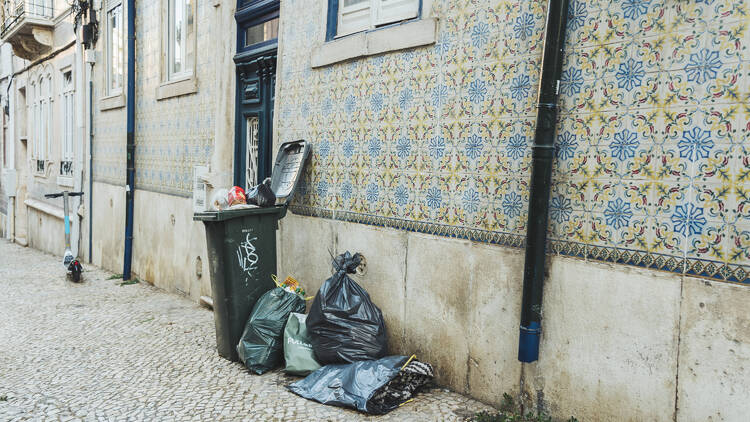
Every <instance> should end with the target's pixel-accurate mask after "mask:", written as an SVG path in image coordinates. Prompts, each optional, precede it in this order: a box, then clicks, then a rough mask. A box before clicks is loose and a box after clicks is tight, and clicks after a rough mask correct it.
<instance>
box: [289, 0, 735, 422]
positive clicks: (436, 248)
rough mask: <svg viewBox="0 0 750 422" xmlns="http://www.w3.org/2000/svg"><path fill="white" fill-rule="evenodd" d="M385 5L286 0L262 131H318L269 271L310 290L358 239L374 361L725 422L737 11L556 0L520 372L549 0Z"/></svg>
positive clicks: (609, 410)
mask: <svg viewBox="0 0 750 422" xmlns="http://www.w3.org/2000/svg"><path fill="white" fill-rule="evenodd" d="M376 3H377V4H376ZM386 3H388V2H383V4H380V2H369V1H364V0H363V1H352V2H343V3H342V2H336V1H326V0H317V1H304V2H303V1H300V0H297V1H293V0H290V1H285V2H283V3H282V7H281V28H280V32H279V45H280V52H279V56H280V57H281V60H280V64H279V69H278V74H277V75H278V88H277V105H276V113H277V120H276V123H277V126H276V133H277V135H276V141H277V142H283V141H285V140H290V139H300V138H301V139H308V140H310V141H312V142H313V144H314V148H313V157H312V160H311V162H310V165H309V167H308V171H307V174H306V175H305V178H304V180H303V184H302V187H301V189H300V192H299V194H298V195H297V197H296V198H295V201H294V202H293V204H292V206H291V210H292V211H293V213H294V215H291V216H288V217H287V218H285V219H284V220H283V221H282V225H281V235H280V239H281V240H280V251H279V253H280V254H281V264H280V270H279V271H280V273H281V274H282V276H283V275H286V274H289V275H295V276H298V277H299V279H300V280H304V281H305V282H307V283H310V284H313V286H312V287H316V286H317V284H316V283H320V282H322V281H323V280H325V279H326V278H327V277H328V276H329V274H330V268H329V266H330V264H329V263H330V256H329V251H336V252H341V251H344V250H347V249H348V250H351V251H352V252H354V251H358V252H362V253H363V254H364V256H365V257H366V258H367V263H368V264H367V265H368V267H369V268H368V270H367V274H366V275H365V276H364V277H362V278H361V282H362V284H363V286H364V287H365V288H367V289H368V290H369V292H370V293H371V295H372V296H373V298H374V300H375V302H376V303H378V304H379V305H380V306H381V307H382V308H383V311H384V314H385V315H386V319H387V323H388V329H389V332H390V340H391V345H392V347H393V349H394V351H395V352H398V353H403V354H407V355H410V354H412V353H417V354H418V355H419V356H420V357H421V358H423V359H425V360H426V361H429V362H432V363H434V364H436V366H437V368H438V369H437V373H438V374H439V375H438V379H439V380H440V381H441V382H442V383H444V384H446V385H449V386H451V387H452V388H455V389H457V390H459V391H464V392H466V393H468V394H471V395H473V396H476V397H479V398H481V399H483V400H486V401H489V402H493V403H499V401H500V400H501V398H502V394H503V393H504V392H511V393H512V394H514V395H515V394H520V395H521V397H524V398H525V400H526V401H527V403H528V404H530V405H533V406H534V408H537V407H536V406H539V407H542V408H544V407H549V410H550V411H551V412H552V414H554V415H556V416H559V417H567V416H570V415H576V416H577V417H578V418H580V419H582V420H672V419H673V418H676V419H677V420H706V419H711V418H723V420H741V419H742V418H743V417H744V416H743V415H744V414H746V413H747V411H748V410H750V409H749V408H748V407H747V404H739V403H740V402H742V401H743V399H742V397H745V396H747V394H748V393H749V392H750V386H749V385H748V382H747V381H741V380H740V379H741V378H743V377H744V378H745V379H746V378H747V374H748V373H747V365H746V364H745V363H743V362H746V361H747V359H748V358H750V349H748V346H747V345H748V341H750V336H749V335H748V334H749V333H748V332H747V330H744V329H743V328H740V327H743V326H745V325H747V323H748V318H747V315H746V313H745V312H744V311H742V310H741V308H742V307H741V306H740V307H737V305H738V303H740V302H743V301H745V302H746V301H747V300H748V298H750V291H749V290H748V282H750V278H748V277H750V249H749V247H750V237H748V235H749V234H750V214H748V196H747V194H748V188H750V184H748V183H750V180H748V175H749V174H750V173H749V171H750V167H748V163H749V161H748V160H750V158H749V157H748V151H749V149H748V147H749V146H750V144H749V143H748V140H749V138H748V121H749V120H748V119H749V117H750V115H749V111H750V110H749V109H748V84H747V82H746V81H747V78H748V71H750V68H748V57H749V56H748V51H749V50H748V48H747V44H748V42H749V41H750V38H749V36H750V35H749V34H748V28H747V13H748V11H749V10H748V6H749V5H748V3H747V2H744V1H711V2H681V1H650V2H649V1H628V2H614V1H612V2H602V1H581V0H571V2H570V7H569V13H568V35H567V42H566V47H565V48H566V58H565V64H564V68H563V71H562V77H561V80H560V83H559V93H560V101H559V104H558V105H559V107H560V115H559V121H558V123H557V138H556V150H555V163H554V166H555V168H554V173H553V185H552V194H551V198H550V214H549V218H550V226H549V245H548V251H549V253H550V257H549V260H548V267H547V282H546V287H545V297H544V304H543V316H544V322H543V332H542V345H541V350H540V359H539V361H538V362H536V363H533V364H521V363H519V362H518V360H517V351H518V337H519V325H520V321H519V317H520V314H521V297H522V293H521V288H522V284H523V283H522V280H523V272H524V254H523V249H522V247H523V245H524V242H525V233H526V228H527V224H528V223H527V211H528V207H529V204H528V197H529V180H530V169H531V152H532V142H533V137H534V130H535V126H536V114H537V109H536V98H537V89H538V85H539V69H540V67H541V56H542V50H543V43H544V26H545V17H546V6H547V2H545V1H448V0H434V1H426V0H422V1H416V0H415V1H411V2H409V1H402V2H391V4H390V6H388V7H386ZM410 5H411V8H409V6H410ZM389 7H393V9H389ZM394 15H395V16H397V18H395V19H393V18H392V16H394ZM394 21H397V22H394ZM389 24H391V26H389ZM299 251H305V253H304V254H300V253H299ZM313 290H314V289H313ZM717 349H718V350H717ZM740 374H742V375H740ZM709 391H710V392H712V393H708V392H709ZM707 394H710V399H709V398H708V397H707Z"/></svg>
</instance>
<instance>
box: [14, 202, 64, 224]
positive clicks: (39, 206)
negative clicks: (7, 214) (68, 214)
mask: <svg viewBox="0 0 750 422" xmlns="http://www.w3.org/2000/svg"><path fill="white" fill-rule="evenodd" d="M23 203H24V204H26V206H27V207H29V208H33V209H35V210H37V211H41V212H43V213H45V214H47V215H51V216H53V217H57V218H59V219H60V220H64V219H65V211H64V210H63V209H62V208H60V207H56V206H54V205H50V204H48V203H46V202H42V201H38V200H36V199H27V200H25V201H23Z"/></svg>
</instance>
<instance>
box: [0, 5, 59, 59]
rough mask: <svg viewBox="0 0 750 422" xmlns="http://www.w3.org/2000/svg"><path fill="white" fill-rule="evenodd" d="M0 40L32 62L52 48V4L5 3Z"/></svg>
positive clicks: (19, 55) (18, 54)
mask: <svg viewBox="0 0 750 422" xmlns="http://www.w3.org/2000/svg"><path fill="white" fill-rule="evenodd" d="M2 3H3V9H2V11H3V16H2V27H0V41H5V42H7V43H9V44H11V45H12V46H13V52H14V53H15V54H16V55H17V56H18V57H21V58H24V59H26V60H33V59H35V58H37V57H39V56H40V55H41V54H44V53H46V52H47V51H49V50H50V49H51V48H52V29H53V28H54V22H53V17H54V5H53V1H52V0H4V1H3V2H2Z"/></svg>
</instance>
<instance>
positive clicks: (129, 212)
mask: <svg viewBox="0 0 750 422" xmlns="http://www.w3.org/2000/svg"><path fill="white" fill-rule="evenodd" d="M127 13H128V91H127V97H126V98H125V100H126V101H127V125H128V127H127V131H128V132H127V151H126V154H127V163H126V165H127V181H126V185H125V256H124V258H123V261H124V262H123V269H122V279H123V280H130V264H131V262H132V259H133V209H134V207H133V201H134V197H135V0H128V11H127Z"/></svg>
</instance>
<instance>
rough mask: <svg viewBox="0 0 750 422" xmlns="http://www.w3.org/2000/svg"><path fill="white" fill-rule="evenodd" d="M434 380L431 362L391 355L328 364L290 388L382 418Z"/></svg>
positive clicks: (334, 404) (307, 397) (329, 402)
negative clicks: (347, 362) (348, 362)
mask: <svg viewBox="0 0 750 422" xmlns="http://www.w3.org/2000/svg"><path fill="white" fill-rule="evenodd" d="M404 363H407V364H406V365H404ZM433 377H434V373H433V369H432V366H431V365H430V364H429V363H423V362H419V361H416V360H409V361H407V359H406V357H405V356H388V357H385V358H382V359H378V360H368V361H359V362H355V363H350V364H339V365H327V366H324V367H322V368H320V369H318V370H317V371H315V372H313V373H312V374H310V375H308V376H307V378H305V379H303V380H300V381H297V382H295V383H294V384H291V385H289V386H288V387H287V388H288V389H289V390H290V391H292V392H293V393H295V394H298V395H300V396H302V397H304V398H306V399H309V400H315V401H317V402H319V403H323V404H329V405H333V406H340V407H351V408H354V409H357V410H359V411H360V412H365V413H370V414H375V415H382V414H384V413H388V412H390V411H391V410H393V409H395V408H397V407H399V406H401V405H402V404H404V403H406V402H407V401H409V400H410V399H411V398H412V396H413V395H414V394H415V393H416V392H417V391H418V390H419V389H420V388H422V387H423V386H425V385H427V384H428V383H430V382H431V381H432V379H433Z"/></svg>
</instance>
